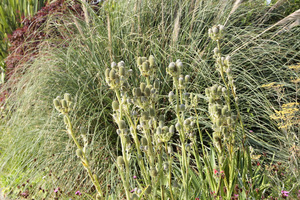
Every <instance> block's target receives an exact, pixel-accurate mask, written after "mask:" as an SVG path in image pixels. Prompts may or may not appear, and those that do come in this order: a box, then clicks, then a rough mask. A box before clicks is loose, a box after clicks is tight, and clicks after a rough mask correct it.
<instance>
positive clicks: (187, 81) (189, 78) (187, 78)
mask: <svg viewBox="0 0 300 200" xmlns="http://www.w3.org/2000/svg"><path fill="white" fill-rule="evenodd" d="M184 81H185V82H186V83H189V82H190V81H191V76H190V75H186V76H185V78H184Z"/></svg>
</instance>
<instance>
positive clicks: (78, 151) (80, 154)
mask: <svg viewBox="0 0 300 200" xmlns="http://www.w3.org/2000/svg"><path fill="white" fill-rule="evenodd" d="M76 155H77V156H78V157H79V158H83V152H82V150H81V149H77V150H76Z"/></svg>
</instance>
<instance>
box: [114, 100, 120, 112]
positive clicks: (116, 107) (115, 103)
mask: <svg viewBox="0 0 300 200" xmlns="http://www.w3.org/2000/svg"><path fill="white" fill-rule="evenodd" d="M112 108H113V110H118V109H119V102H118V101H113V102H112Z"/></svg>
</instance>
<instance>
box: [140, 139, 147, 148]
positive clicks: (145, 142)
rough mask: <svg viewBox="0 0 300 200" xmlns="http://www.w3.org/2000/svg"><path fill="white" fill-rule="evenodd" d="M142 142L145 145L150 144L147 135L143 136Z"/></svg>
mask: <svg viewBox="0 0 300 200" xmlns="http://www.w3.org/2000/svg"><path fill="white" fill-rule="evenodd" d="M141 144H142V145H143V146H147V145H148V142H147V139H146V138H145V137H142V139H141Z"/></svg>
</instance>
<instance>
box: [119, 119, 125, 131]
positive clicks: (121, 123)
mask: <svg viewBox="0 0 300 200" xmlns="http://www.w3.org/2000/svg"><path fill="white" fill-rule="evenodd" d="M119 127H120V129H121V130H124V129H125V128H126V123H125V121H124V120H120V122H119Z"/></svg>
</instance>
